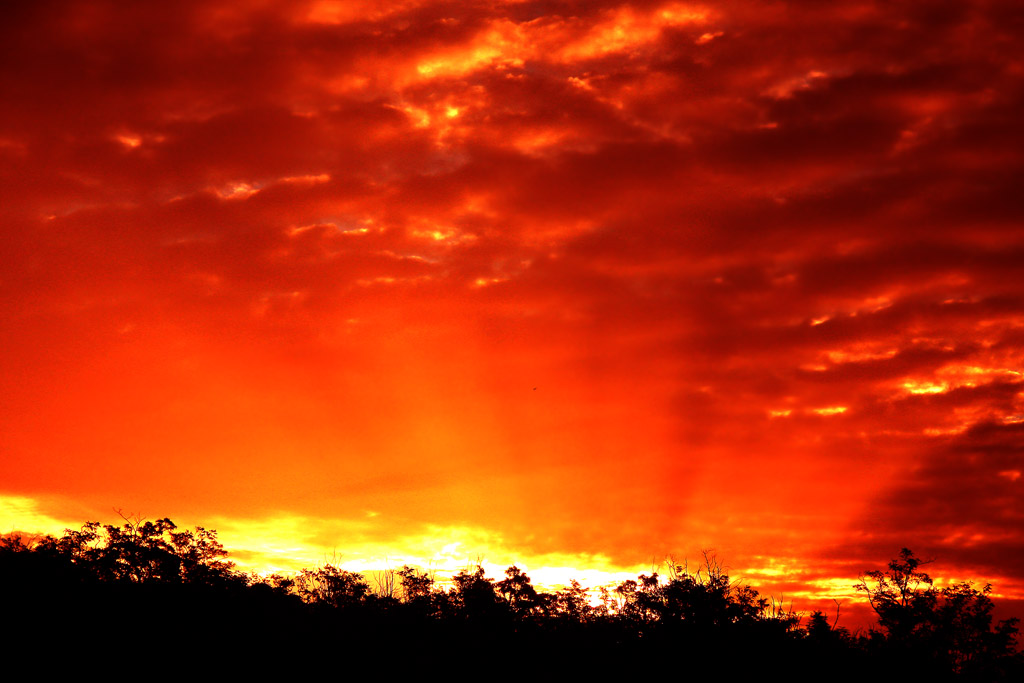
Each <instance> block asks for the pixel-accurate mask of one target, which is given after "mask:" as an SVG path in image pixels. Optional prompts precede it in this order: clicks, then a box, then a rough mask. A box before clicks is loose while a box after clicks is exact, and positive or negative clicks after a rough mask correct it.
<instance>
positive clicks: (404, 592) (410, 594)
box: [0, 519, 1024, 682]
mask: <svg viewBox="0 0 1024 683" xmlns="http://www.w3.org/2000/svg"><path fill="white" fill-rule="evenodd" d="M226 557H227V553H226V552H225V551H224V549H223V547H222V546H221V545H220V543H219V542H218V541H217V535H216V533H215V532H213V531H207V530H205V529H203V528H200V527H197V528H196V529H194V530H192V531H182V530H179V529H178V528H177V527H176V526H175V525H174V523H173V522H171V521H170V520H169V519H160V520H157V521H156V522H143V521H141V520H137V519H135V520H132V519H126V520H125V523H124V524H123V525H122V526H109V525H108V526H100V525H99V524H96V523H88V524H86V525H85V526H83V527H82V529H81V530H79V531H70V530H69V531H66V532H65V533H64V535H63V536H61V537H59V538H55V537H49V536H47V537H43V538H40V539H35V540H31V541H30V540H25V539H22V538H20V537H17V536H11V537H6V538H0V582H2V583H0V585H2V587H3V589H2V590H3V593H2V600H3V603H2V604H3V617H4V622H5V623H6V625H7V626H8V627H9V630H13V632H14V633H15V636H13V637H11V638H8V640H7V641H6V642H5V645H4V646H3V651H4V653H5V654H8V655H9V656H11V657H14V658H16V659H19V660H25V661H32V662H37V663H45V665H46V666H47V667H50V668H52V669H60V668H66V669H67V670H69V671H72V670H74V671H77V670H80V669H81V668H82V667H83V666H85V665H86V663H87V662H89V661H92V660H93V659H96V658H99V659H100V660H103V661H107V660H109V658H111V657H115V658H116V661H117V662H118V664H119V666H121V667H128V668H129V669H130V670H133V671H134V673H136V674H138V675H147V676H148V677H154V678H162V677H175V676H177V677H181V676H186V675H187V676H189V677H191V676H194V675H200V676H201V677H207V676H213V675H238V674H239V673H241V672H252V673H261V674H265V673H267V672H271V671H276V670H280V671H282V672H289V675H290V676H294V675H295V674H296V672H302V671H307V670H308V671H310V672H320V671H323V670H324V668H325V667H327V668H331V667H335V668H339V667H340V668H345V667H348V666H354V665H355V664H359V665H360V666H363V667H365V666H366V665H370V666H371V667H374V669H373V670H374V671H376V672H378V673H380V674H381V675H385V676H386V677H388V678H392V677H395V676H397V675H414V674H423V673H424V672H430V671H439V672H444V671H455V670H457V671H468V672H471V673H473V674H474V675H477V676H480V677H487V678H496V679H499V680H503V679H508V678H522V677H529V678H531V679H534V678H539V679H554V678H566V677H569V678H573V679H576V678H580V677H584V678H586V677H595V678H598V677H599V678H602V679H604V678H609V677H615V676H620V677H628V678H634V677H636V676H638V675H639V676H654V675H659V676H660V675H665V674H666V673H671V672H685V671H688V670H692V671H700V670H706V671H711V672H713V674H714V675H715V676H716V677H718V678H724V679H725V680H732V679H739V678H740V677H754V676H759V677H760V676H763V675H764V674H765V672H768V671H772V670H776V669H778V667H779V666H780V663H784V664H785V667H786V674H785V678H786V679H788V680H797V681H799V680H819V679H830V680H865V679H870V680H872V681H889V680H892V681H904V680H924V681H945V680H949V681H986V682H996V681H1018V680H1024V677H1022V674H1024V667H1022V663H1021V657H1020V655H1019V654H1018V653H1017V651H1016V642H1015V637H1016V634H1017V624H1016V621H1014V620H1010V621H1003V622H999V623H996V624H993V619H992V610H993V604H992V601H991V599H990V598H989V593H990V590H991V588H990V587H989V586H986V587H984V588H982V589H980V590H979V589H976V588H975V587H974V586H972V585H971V584H966V583H964V584H958V585H954V586H950V587H948V588H945V589H943V590H937V589H935V588H934V586H933V584H932V581H931V578H930V577H929V576H928V575H927V574H926V573H924V572H923V571H922V570H921V567H922V565H924V564H925V563H924V562H922V561H921V560H919V559H918V558H916V557H915V556H914V555H913V553H911V552H910V551H909V550H903V551H902V552H901V553H900V555H899V557H898V558H897V559H895V560H893V561H892V562H890V564H889V566H888V568H887V569H886V570H885V571H871V572H867V573H866V574H864V575H863V576H862V577H861V581H860V583H859V584H858V588H859V589H860V590H861V591H863V592H864V593H865V594H866V596H867V598H868V600H869V601H870V603H871V605H872V607H873V608H874V610H875V612H876V613H877V615H878V626H877V628H875V629H872V630H871V631H869V632H868V633H866V634H856V635H854V634H851V633H849V632H848V631H847V630H846V629H843V628H836V627H835V625H834V624H830V623H829V620H828V618H827V617H826V615H824V614H823V613H821V612H814V613H812V614H811V615H810V616H809V617H808V618H807V619H806V620H805V622H803V623H802V622H801V619H800V618H799V617H798V616H797V615H795V614H793V613H792V612H786V611H784V610H781V609H779V608H778V607H777V606H774V605H773V604H771V603H770V602H769V601H768V600H766V599H765V598H762V597H761V596H760V595H758V593H757V592H756V591H755V590H753V589H752V588H750V587H749V586H742V585H738V584H736V583H735V582H732V581H730V579H729V577H728V575H727V574H726V572H725V571H724V570H723V568H722V567H721V565H720V564H718V563H717V561H716V560H715V558H714V557H712V556H705V557H704V562H703V563H702V564H701V566H700V567H699V568H697V570H696V571H690V570H689V569H688V568H687V567H686V566H679V565H672V566H670V567H669V570H668V576H667V577H660V576H658V575H657V574H651V575H649V576H648V575H641V576H639V577H638V578H637V579H636V580H631V581H626V582H623V583H622V584H620V585H618V586H617V587H615V588H613V589H611V590H608V589H600V590H599V593H600V595H601V599H600V602H597V601H593V600H591V597H590V593H589V592H588V591H587V590H585V589H584V588H582V587H581V586H580V585H579V584H578V583H576V582H573V583H572V584H571V585H570V586H569V587H567V588H565V589H563V590H561V591H558V592H556V593H544V592H541V591H538V590H537V589H536V588H535V587H534V586H533V584H532V582H531V580H530V577H529V576H527V575H526V574H525V573H524V572H522V571H521V570H520V569H519V568H518V567H509V568H508V569H507V570H506V572H505V578H504V579H502V580H500V581H494V580H492V579H490V578H488V577H486V576H485V574H484V571H483V568H482V567H480V566H476V567H472V568H470V569H467V570H465V571H462V572H460V573H458V574H456V575H455V576H454V577H453V578H452V581H451V584H450V585H449V586H447V587H445V586H442V585H441V584H439V583H438V582H436V581H435V580H434V577H433V576H432V575H431V574H428V573H425V572H422V571H420V570H418V569H416V568H413V567H403V568H401V569H400V570H397V571H394V572H387V573H384V574H382V575H379V576H377V577H375V578H374V579H373V581H374V584H375V587H376V589H374V588H371V585H370V583H368V581H367V579H366V577H364V576H362V575H360V574H356V573H353V572H348V571H345V570H343V569H340V568H338V567H335V566H333V565H330V564H326V565H324V566H323V567H320V568H317V569H313V570H309V569H307V570H303V571H302V572H300V573H299V574H298V575H296V576H294V577H283V576H279V575H275V576H271V577H266V578H261V577H255V576H247V575H245V574H243V573H241V572H239V571H237V570H236V569H235V568H234V566H233V565H232V563H230V562H229V561H227V559H226ZM9 661H11V659H10V657H9ZM190 663H192V664H191V665H193V666H201V671H199V672H197V671H191V672H190V671H189V670H188V667H189V666H190Z"/></svg>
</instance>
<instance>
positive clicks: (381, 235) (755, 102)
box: [0, 0, 1024, 595]
mask: <svg viewBox="0 0 1024 683" xmlns="http://www.w3.org/2000/svg"><path fill="white" fill-rule="evenodd" d="M1022 41H1024V11H1022V9H1021V5H1020V3H1019V2H1018V1H1017V0H990V1H978V2H961V3H935V2H923V1H922V2H912V1H892V0H887V1H886V2H881V1H878V2H867V1H865V2H856V1H851V2H828V3H823V2H810V1H796V2H757V3H750V2H709V3H703V4H685V3H662V2H627V3H622V2H602V1H594V2H571V1H563V2H558V1H550V2H540V1H530V0H524V1H520V2H485V1H482V0H481V1H479V2H431V1H429V0H424V1H421V2H418V1H416V0H408V1H404V2H399V1H394V2H374V1H371V0H364V1H352V2H348V1H337V2H334V1H323V2H319V1H318V2H281V1H276V0H263V1H254V2H249V3H239V2H230V3H227V2H210V1H207V0H204V1H203V2H188V1H179V2H173V3H156V4H154V3H127V2H102V1H90V2H44V1H40V0H33V1H31V2H29V1H21V0H15V2H8V3H6V4H5V6H4V21H3V22H2V23H0V53H2V60H0V64H2V65H3V66H2V67H0V93H3V96H2V98H0V216H2V221H3V223H2V235H0V267H2V269H0V349H2V354H0V502H2V504H0V508H2V509H3V511H4V515H6V516H5V517H3V520H4V524H6V525H7V527H8V528H6V529H3V530H2V531H10V530H13V529H15V528H31V527H32V526H33V525H34V524H35V525H38V524H41V523H42V522H41V521H40V520H50V521H52V522H54V523H56V522H57V521H59V522H64V521H66V522H67V523H77V522H81V521H85V520H86V519H100V520H102V521H109V520H110V518H111V516H113V513H112V511H111V508H121V509H122V510H126V511H131V512H133V513H139V514H144V515H145V516H147V517H149V518H154V517H162V516H170V517H172V518H174V519H175V520H183V521H187V522H189V523H201V524H205V525H207V526H213V527H218V528H221V529H222V531H223V534H224V538H225V540H228V541H229V547H230V546H231V543H230V539H234V540H235V541H236V545H237V550H238V553H239V555H238V557H240V558H241V559H243V560H244V559H246V558H248V559H249V560H250V561H251V562H253V563H255V565H259V563H260V561H263V562H264V565H265V566H271V565H274V562H278V563H281V562H284V561H285V559H287V557H292V558H293V559H294V558H295V557H299V559H298V560H295V561H299V562H300V563H304V564H306V565H307V566H308V565H310V564H312V563H314V562H315V561H316V559H317V558H316V557H313V558H309V556H308V555H305V556H303V555H302V552H303V549H305V550H306V551H309V549H310V548H312V549H325V548H326V549H332V550H334V551H336V552H337V553H338V554H339V555H340V556H341V557H343V558H344V557H348V558H361V557H362V558H370V557H371V556H372V555H373V554H374V553H378V552H384V551H382V550H381V549H388V548H390V549H391V550H390V551H388V552H390V553H391V556H392V557H395V556H399V557H413V558H415V557H420V558H424V560H423V561H429V560H430V559H432V558H433V559H436V558H438V557H448V556H452V557H455V556H458V555H459V554H460V553H461V556H462V557H470V558H474V557H475V556H476V555H477V554H487V555H488V556H489V557H493V559H494V560H495V561H496V562H506V561H510V560H518V561H521V562H524V563H525V564H526V565H528V566H529V565H531V563H532V566H541V565H552V564H553V563H554V564H559V563H560V564H561V565H562V566H568V567H575V568H577V569H580V570H582V568H585V567H587V566H597V565H600V566H601V567H605V568H631V567H636V566H638V565H644V564H645V563H646V564H648V565H649V563H650V561H651V558H654V557H663V556H664V555H666V554H667V553H673V554H675V555H676V556H677V557H681V556H689V557H691V558H693V557H696V556H697V555H698V554H699V550H700V549H701V548H714V549H716V551H717V552H718V554H719V556H720V557H721V558H722V559H723V560H725V562H726V564H727V565H729V566H731V567H733V568H734V571H735V572H737V573H741V574H742V575H743V576H744V577H745V578H747V579H748V580H751V581H753V582H754V583H755V584H757V585H763V586H769V587H770V588H771V590H775V591H785V592H786V593H787V594H789V595H793V594H797V595H800V594H801V591H803V592H806V591H811V592H813V591H819V592H821V591H826V592H827V591H828V590H831V589H835V590H836V591H838V593H836V594H844V593H845V594H849V593H851V592H852V591H850V590H849V586H850V584H851V583H852V581H853V580H855V579H856V577H857V575H858V574H859V573H860V572H861V571H863V570H865V569H873V568H878V567H881V566H882V565H883V564H884V562H885V561H886V560H887V559H888V558H891V557H894V556H895V555H896V553H897V552H898V550H899V549H900V548H901V547H903V546H909V547H911V548H912V549H914V550H915V551H917V553H918V554H919V555H922V556H926V557H933V558H935V559H936V565H935V566H934V568H933V573H934V574H936V575H940V576H947V575H948V576H955V577H975V578H979V579H981V580H991V581H993V582H994V583H995V584H996V588H997V591H1001V592H1003V594H1004V595H1012V594H1024V524H1022V521H1024V508H1022V498H1024V496H1022V493H1024V478H1022V477H1021V473H1022V471H1024V449H1022V445H1021V444H1022V443H1024V393H1022V392H1024V374H1022V372H1024V223H1022V219H1024V201H1022V199H1021V194H1020V192H1021V190H1020V186H1021V179H1022V178H1024V152H1022V150H1024V134H1022V129H1021V125H1020V122H1021V118H1022V112H1024V87H1022V84H1024V59H1021V57H1020V56H1019V53H1020V49H1019V47H1020V45H1021V43H1022ZM115 519H116V516H115ZM55 520H56V521H55ZM231 534H234V535H233V536H232V535H231ZM261 539H262V540H261ZM269 539H273V540H269ZM289 553H291V554H290V555H289ZM271 556H273V557H274V558H276V559H275V560H273V561H271V560H267V559H266V558H267V557H271ZM506 557H508V558H509V560H506V559H505V558H506ZM260 558H263V559H262V560H261V559H260ZM320 559H322V557H321V558H320ZM780 571H784V572H785V573H784V576H785V578H784V580H781V582H780V579H779V576H780V575H779V574H778V572H780ZM773 577H774V578H773ZM773 580H774V581H775V583H772V581H773ZM830 586H831V587H832V588H831V589H830ZM836 587H838V588H836Z"/></svg>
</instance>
